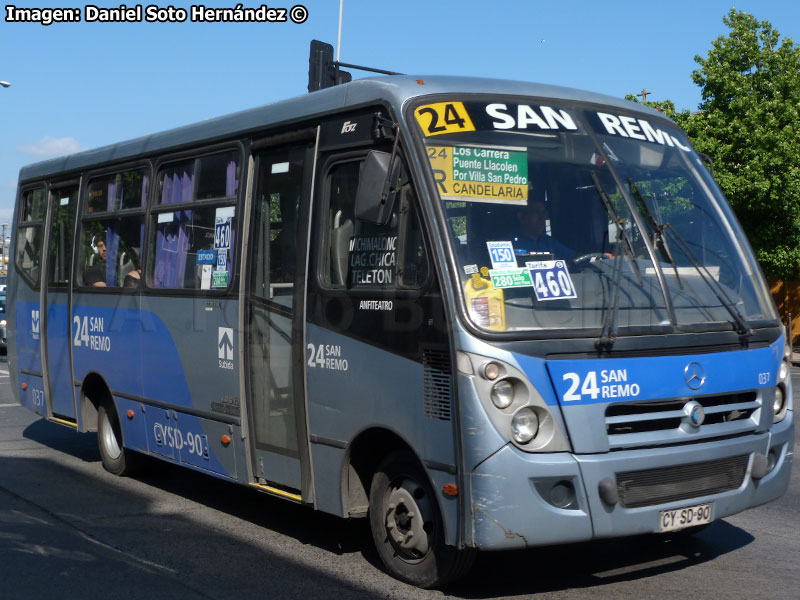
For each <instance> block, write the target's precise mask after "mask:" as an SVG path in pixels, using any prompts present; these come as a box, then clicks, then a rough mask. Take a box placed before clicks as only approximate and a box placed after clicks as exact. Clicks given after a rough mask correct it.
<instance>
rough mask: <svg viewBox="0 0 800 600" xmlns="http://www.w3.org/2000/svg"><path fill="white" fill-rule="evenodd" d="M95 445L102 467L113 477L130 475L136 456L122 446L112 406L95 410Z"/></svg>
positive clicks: (118, 425) (117, 421) (134, 465)
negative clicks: (97, 447) (98, 449)
mask: <svg viewBox="0 0 800 600" xmlns="http://www.w3.org/2000/svg"><path fill="white" fill-rule="evenodd" d="M97 445H98V446H99V447H100V457H101V458H102V460H103V467H104V468H105V469H106V471H108V472H109V473H113V474H114V475H131V474H132V473H133V472H134V471H135V470H136V466H137V458H138V457H137V456H136V455H135V454H134V453H133V452H132V451H130V450H128V449H127V448H125V447H124V446H123V445H122V428H121V427H120V424H119V418H118V417H117V411H116V410H114V407H113V406H110V407H109V406H107V405H106V404H101V405H100V407H99V408H98V410H97Z"/></svg>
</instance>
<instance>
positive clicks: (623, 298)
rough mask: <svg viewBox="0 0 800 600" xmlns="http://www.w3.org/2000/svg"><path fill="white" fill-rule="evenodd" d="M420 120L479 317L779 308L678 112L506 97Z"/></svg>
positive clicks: (509, 325) (698, 315)
mask: <svg viewBox="0 0 800 600" xmlns="http://www.w3.org/2000/svg"><path fill="white" fill-rule="evenodd" d="M442 107H446V108H442ZM437 111H438V112H437ZM415 116H416V120H417V123H418V124H419V126H420V128H421V129H422V132H423V135H424V136H425V138H424V139H425V144H426V152H427V155H428V159H429V163H430V166H431V169H432V172H433V178H434V181H435V182H436V187H437V191H438V193H439V197H440V200H441V201H442V202H443V205H444V211H445V214H446V217H447V223H448V227H449V234H450V235H449V238H450V239H449V242H450V243H451V245H452V247H453V250H454V255H455V257H456V260H457V262H458V272H459V276H460V279H461V285H462V290H463V298H464V300H465V302H466V309H467V314H468V315H469V318H470V320H471V321H472V322H473V323H474V324H475V325H476V326H478V327H480V328H482V329H487V330H492V331H525V330H549V329H561V330H587V329H602V330H603V331H604V333H605V334H609V333H611V332H613V333H614V334H616V333H617V332H618V333H619V334H620V335H624V334H625V333H626V332H627V333H629V334H642V333H647V332H648V331H651V332H656V331H658V332H663V331H666V330H673V331H675V330H677V331H680V330H684V331H695V332H696V331H713V330H725V329H736V330H739V331H740V332H742V333H744V332H745V331H747V328H748V325H747V323H749V322H754V321H760V320H772V319H775V318H777V317H776V315H775V313H774V308H772V306H771V303H770V302H769V300H768V298H767V295H766V293H765V292H764V290H763V289H762V288H763V286H762V285H761V276H760V273H759V271H758V268H757V266H756V263H755V260H754V258H753V256H752V253H751V252H750V250H749V249H748V246H747V245H746V243H743V242H742V240H743V234H742V232H741V230H740V228H739V226H738V224H737V223H736V221H735V219H734V218H733V216H732V213H731V211H730V208H729V207H728V205H727V202H726V201H725V199H724V198H723V197H722V196H721V194H720V192H719V191H718V188H717V187H716V186H715V185H714V184H713V181H712V180H711V178H710V176H709V174H708V172H707V170H706V169H705V167H704V166H703V164H702V161H701V159H700V158H699V156H698V155H697V153H696V152H695V151H694V150H693V149H692V148H691V147H690V146H689V143H688V142H687V141H686V139H685V137H684V135H683V134H682V133H681V132H679V131H678V130H677V129H675V128H673V127H671V126H670V125H669V123H668V122H666V121H662V120H660V119H658V118H657V117H656V118H653V117H650V116H649V115H647V116H645V117H642V116H641V115H637V116H633V115H626V114H622V113H620V111H619V109H607V110H597V109H588V108H587V109H576V108H574V107H571V108H562V107H557V106H543V105H540V104H535V103H531V104H522V103H514V102H510V101H507V102H501V101H497V100H493V101H492V102H452V103H437V104H436V105H424V106H421V107H417V108H416V110H415Z"/></svg>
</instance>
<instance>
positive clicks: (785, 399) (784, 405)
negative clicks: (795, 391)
mask: <svg viewBox="0 0 800 600" xmlns="http://www.w3.org/2000/svg"><path fill="white" fill-rule="evenodd" d="M791 358H792V349H791V347H790V346H788V345H787V346H786V350H785V351H784V353H783V360H782V361H781V366H780V367H779V368H778V383H777V385H776V386H775V399H774V400H773V401H772V412H773V414H774V417H773V419H772V422H773V423H780V422H781V421H783V420H784V419H785V418H786V413H787V412H788V411H789V395H790V394H791V390H792V386H791V380H790V379H789V372H790V369H789V363H790V361H791Z"/></svg>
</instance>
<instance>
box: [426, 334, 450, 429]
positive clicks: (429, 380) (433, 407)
mask: <svg viewBox="0 0 800 600" xmlns="http://www.w3.org/2000/svg"><path fill="white" fill-rule="evenodd" d="M422 378H423V387H424V396H425V397H424V412H425V416H426V417H427V418H429V419H437V420H439V421H449V420H450V413H451V406H452V404H453V403H452V398H453V389H452V388H453V385H452V377H451V375H450V352H449V351H448V350H446V349H445V350H439V349H432V348H427V349H425V350H423V351H422Z"/></svg>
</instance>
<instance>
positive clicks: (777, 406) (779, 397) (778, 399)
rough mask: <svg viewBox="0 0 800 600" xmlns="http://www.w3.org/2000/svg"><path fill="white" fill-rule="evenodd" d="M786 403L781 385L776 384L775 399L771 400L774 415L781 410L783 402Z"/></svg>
mask: <svg viewBox="0 0 800 600" xmlns="http://www.w3.org/2000/svg"><path fill="white" fill-rule="evenodd" d="M785 403H786V397H785V394H784V393H783V388H782V387H781V386H777V387H776V388H775V400H773V401H772V410H773V412H774V413H775V414H776V415H779V414H780V413H781V411H783V407H784V404H785Z"/></svg>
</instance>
